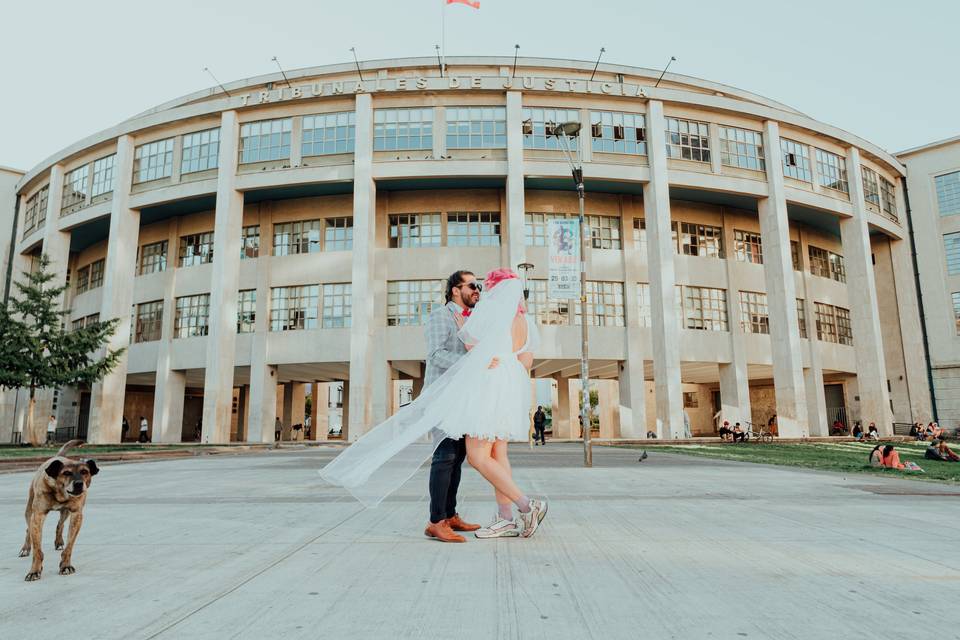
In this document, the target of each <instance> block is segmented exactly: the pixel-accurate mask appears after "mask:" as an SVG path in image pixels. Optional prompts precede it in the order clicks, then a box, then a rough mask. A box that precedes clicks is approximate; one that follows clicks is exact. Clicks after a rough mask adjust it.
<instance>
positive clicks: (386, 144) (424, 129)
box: [373, 107, 433, 151]
mask: <svg viewBox="0 0 960 640" xmlns="http://www.w3.org/2000/svg"><path fill="white" fill-rule="evenodd" d="M403 149H433V109H431V108H429V107H427V108H423V109H420V108H413V109H377V110H376V111H374V112H373V150H374V151H393V150H403Z"/></svg>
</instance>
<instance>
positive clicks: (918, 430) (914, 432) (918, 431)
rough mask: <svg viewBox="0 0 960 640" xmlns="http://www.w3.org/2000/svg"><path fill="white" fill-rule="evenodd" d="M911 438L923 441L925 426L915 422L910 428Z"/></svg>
mask: <svg viewBox="0 0 960 640" xmlns="http://www.w3.org/2000/svg"><path fill="white" fill-rule="evenodd" d="M910 437H911V438H913V439H914V440H923V426H922V425H921V424H920V423H919V422H914V423H913V424H912V425H911V426H910Z"/></svg>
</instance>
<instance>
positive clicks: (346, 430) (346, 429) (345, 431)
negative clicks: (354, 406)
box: [340, 380, 350, 440]
mask: <svg viewBox="0 0 960 640" xmlns="http://www.w3.org/2000/svg"><path fill="white" fill-rule="evenodd" d="M341 384H342V385H343V398H342V402H341V404H342V405H343V409H342V411H341V414H340V437H341V438H342V439H343V440H349V439H350V381H349V380H344V381H343V382H342V383H341Z"/></svg>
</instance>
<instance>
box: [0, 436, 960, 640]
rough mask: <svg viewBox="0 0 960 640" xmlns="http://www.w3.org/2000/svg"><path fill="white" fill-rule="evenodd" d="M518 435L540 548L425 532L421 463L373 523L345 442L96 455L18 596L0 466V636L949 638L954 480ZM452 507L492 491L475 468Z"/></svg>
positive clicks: (19, 526) (12, 489) (470, 504)
mask: <svg viewBox="0 0 960 640" xmlns="http://www.w3.org/2000/svg"><path fill="white" fill-rule="evenodd" d="M581 451H582V450H581V448H580V447H579V446H576V445H562V444H555V445H549V444H548V446H547V447H545V448H536V449H533V450H530V449H529V448H528V447H527V446H526V445H514V446H512V452H511V454H512V459H513V462H514V468H515V476H516V478H517V480H518V483H519V484H520V486H521V487H523V488H525V489H526V490H528V491H529V492H530V493H531V494H546V495H547V496H549V498H550V500H551V502H550V513H549V515H548V517H547V519H546V520H545V522H544V526H543V528H542V529H541V530H540V531H539V532H538V533H537V534H536V535H535V536H534V537H533V538H531V539H529V540H523V539H501V540H476V539H473V538H471V539H469V541H468V543H467V544H458V545H457V544H441V543H438V542H432V541H429V540H427V539H425V538H424V537H423V535H422V530H423V525H424V524H425V520H426V512H427V502H426V500H427V498H426V490H425V489H426V470H425V469H424V470H421V471H420V472H419V473H418V475H417V476H415V477H414V479H413V480H411V482H410V483H408V484H407V485H406V486H405V487H403V488H402V489H401V490H400V492H398V494H396V495H394V496H393V497H392V498H390V499H389V500H388V501H387V502H385V503H384V504H383V505H382V506H381V507H379V508H378V509H374V510H364V509H362V508H361V507H360V506H359V505H358V504H357V503H356V502H354V501H353V500H352V499H351V498H349V497H347V496H346V495H345V494H344V492H342V491H341V490H339V489H336V488H333V487H329V486H325V485H324V484H323V483H322V481H321V480H320V478H319V477H318V475H317V473H316V470H317V469H318V468H319V467H320V466H322V464H323V463H324V462H325V461H327V460H329V459H330V458H331V457H332V455H334V454H335V452H336V449H335V448H333V447H325V448H321V449H309V450H307V449H298V450H286V451H284V450H281V451H275V452H264V453H253V454H248V455H235V456H234V455H217V456H199V457H196V458H192V459H177V460H166V461H154V462H136V463H125V464H107V465H104V466H103V467H102V469H101V473H100V475H98V476H97V477H96V478H95V480H94V484H93V487H92V491H91V494H90V497H89V500H88V504H87V510H86V519H85V522H84V525H83V531H82V532H81V534H80V537H79V541H78V543H77V546H76V550H75V552H74V564H75V565H76V567H77V573H76V575H73V576H60V575H57V562H58V560H59V552H54V550H53V530H54V526H55V521H56V516H55V514H54V515H53V516H52V517H50V518H48V520H47V526H46V528H45V531H44V545H43V547H44V551H45V553H46V565H45V568H44V574H43V579H42V580H40V581H39V582H34V583H26V582H24V581H23V576H24V574H25V573H26V572H27V568H28V562H29V561H28V560H27V559H24V558H17V551H18V550H19V548H20V545H21V543H22V542H23V532H24V522H23V507H24V502H25V498H26V493H27V485H28V481H29V477H30V474H29V473H10V474H4V475H0V515H2V519H0V522H2V523H3V526H2V529H0V541H2V543H3V544H2V546H0V549H2V550H3V553H2V554H0V638H4V639H5V640H19V639H21V638H37V637H45V636H51V635H53V634H57V635H61V634H69V635H70V636H73V637H81V638H97V639H107V638H124V639H133V638H256V639H264V638H268V639H269V638H424V639H433V638H437V639H440V638H443V639H448V638H523V639H524V640H527V639H535V638H544V639H547V638H549V639H551V640H556V639H559V638H577V639H583V638H598V639H599V638H735V639H739V638H790V639H796V638H804V639H807V638H825V639H826V638H844V639H853V638H870V639H876V638H905V637H911V638H938V639H943V638H960V632H958V630H957V629H956V627H955V626H952V625H949V624H945V623H944V616H943V611H942V607H943V606H945V605H948V603H952V602H953V601H955V599H956V595H957V593H958V586H960V558H958V553H957V551H956V541H957V539H958V534H960V513H958V509H957V507H958V505H960V488H957V487H954V486H948V485H940V484H934V483H924V482H916V481H910V480H900V479H894V478H886V477H874V476H869V475H849V476H845V475H840V474H830V473H821V472H813V471H805V470H798V469H790V468H782V467H781V468H776V467H769V466H764V465H752V464H743V463H731V462H721V461H712V460H704V459H699V458H688V457H684V456H677V455H670V454H664V453H658V452H657V451H656V450H651V451H650V457H649V459H647V460H646V461H645V462H643V463H642V464H638V463H637V452H636V451H634V450H629V449H611V448H604V447H597V448H596V449H595V453H594V459H595V466H594V468H593V469H584V468H582V466H581V461H582V454H581ZM461 512H462V513H463V514H464V515H465V516H467V517H468V518H469V519H473V520H482V521H483V522H484V523H486V521H487V520H488V519H489V517H490V516H491V515H492V512H493V500H492V496H491V494H490V491H489V489H488V488H487V486H486V485H485V483H484V482H483V480H482V479H481V478H480V477H479V475H478V474H477V473H476V472H475V471H473V470H472V469H469V468H468V467H466V466H465V469H464V482H463V485H462V487H461Z"/></svg>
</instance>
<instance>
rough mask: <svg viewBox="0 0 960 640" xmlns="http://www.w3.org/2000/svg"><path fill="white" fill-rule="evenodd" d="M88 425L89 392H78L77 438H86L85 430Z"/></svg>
mask: <svg viewBox="0 0 960 640" xmlns="http://www.w3.org/2000/svg"><path fill="white" fill-rule="evenodd" d="M89 427H90V392H89V391H82V392H80V410H79V411H78V412H77V436H76V437H77V438H78V439H80V440H86V439H87V430H88V429H89Z"/></svg>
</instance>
